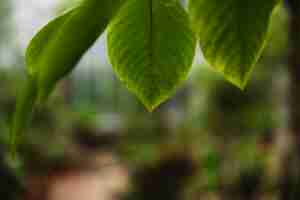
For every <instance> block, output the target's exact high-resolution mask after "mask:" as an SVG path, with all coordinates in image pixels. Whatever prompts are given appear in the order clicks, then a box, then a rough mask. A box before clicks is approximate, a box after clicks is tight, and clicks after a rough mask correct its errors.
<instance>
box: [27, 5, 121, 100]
mask: <svg viewBox="0 0 300 200" xmlns="http://www.w3.org/2000/svg"><path fill="white" fill-rule="evenodd" d="M124 1H125V0H101V1H99V0H85V1H83V2H82V3H81V4H80V5H79V6H78V7H76V8H75V9H73V10H71V11H69V12H67V13H66V14H64V15H62V16H60V17H58V18H57V19H55V20H53V21H52V22H50V23H49V24H48V25H46V26H45V27H44V28H43V29H42V30H41V31H40V32H39V33H38V34H37V35H36V37H35V38H33V40H32V42H31V44H30V45H29V48H28V50H27V54H26V60H27V64H28V69H29V72H30V73H34V72H35V71H37V75H36V76H37V84H38V97H39V99H40V100H45V99H46V98H47V97H48V95H49V94H50V93H51V91H52V90H53V88H54V86H55V85H56V83H57V82H58V81H59V80H61V79H62V78H63V77H65V76H66V75H68V74H69V73H70V72H71V71H72V70H73V69H74V67H75V66H76V64H77V63H78V62H79V60H80V59H81V57H82V56H83V55H84V53H85V52H86V51H87V50H88V49H89V48H90V47H91V46H92V45H93V44H94V42H95V41H96V40H97V39H98V38H99V36H100V35H101V34H102V33H103V31H104V30H105V28H106V26H107V25H108V23H109V22H110V20H111V19H112V17H113V16H114V14H115V13H116V12H117V10H118V8H119V7H120V6H121V5H122V3H123V2H124Z"/></svg>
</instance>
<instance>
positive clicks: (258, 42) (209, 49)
mask: <svg viewBox="0 0 300 200" xmlns="http://www.w3.org/2000/svg"><path fill="white" fill-rule="evenodd" d="M278 2H279V1H278V0H228V1H223V0H190V4H189V10H190V13H191V17H192V21H193V22H194V27H195V30H196V32H197V35H198V36H199V38H200V45H201V48H202V50H203V53H204V56H205V58H206V60H207V62H208V63H209V64H211V65H212V66H213V67H214V68H215V69H216V70H217V71H219V72H221V73H223V74H224V75H225V77H226V78H227V79H228V80H229V81H230V82H232V83H233V84H235V85H237V86H238V87H240V88H244V87H245V85H246V83H247V80H248V76H249V74H250V72H251V71H252V68H253V66H254V65H255V64H256V62H257V60H258V59H259V57H260V55H261V53H262V50H263V47H264V44H265V40H266V36H267V33H268V27H269V21H270V17H271V15H272V12H273V10H274V8H275V6H276V5H277V4H278Z"/></svg>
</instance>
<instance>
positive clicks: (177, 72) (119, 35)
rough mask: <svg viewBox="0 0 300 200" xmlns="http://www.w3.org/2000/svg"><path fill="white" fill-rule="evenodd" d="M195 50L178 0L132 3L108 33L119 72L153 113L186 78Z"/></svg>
mask: <svg viewBox="0 0 300 200" xmlns="http://www.w3.org/2000/svg"><path fill="white" fill-rule="evenodd" d="M195 46H196V39H195V34H194V32H193V31H192V29H191V24H190V21H189V17H188V15H187V13H186V12H185V10H184V9H183V8H182V7H181V5H180V3H179V2H178V1H177V0H143V1H141V0H129V1H127V3H126V4H125V5H124V6H123V7H122V9H121V10H120V12H119V13H118V15H117V16H116V17H115V18H114V20H113V21H112V23H111V24H110V26H109V28H108V53H109V57H110V60H111V63H112V65H113V68H114V71H115V72H116V74H117V76H118V77H119V78H120V79H121V81H122V82H123V83H125V85H126V86H127V87H128V89H129V90H130V91H132V92H133V93H135V94H136V95H137V96H138V98H139V99H140V100H141V101H142V103H143V104H144V105H145V106H146V107H147V108H148V109H149V110H150V111H152V110H153V109H154V108H155V107H157V106H158V105H159V104H160V103H162V102H163V101H165V100H166V99H167V98H168V97H169V96H170V95H172V94H173V93H174V92H175V90H176V88H177V86H178V85H180V83H182V82H183V80H185V79H186V77H187V74H188V72H189V70H190V67H191V65H192V62H193V58H194V53H195Z"/></svg>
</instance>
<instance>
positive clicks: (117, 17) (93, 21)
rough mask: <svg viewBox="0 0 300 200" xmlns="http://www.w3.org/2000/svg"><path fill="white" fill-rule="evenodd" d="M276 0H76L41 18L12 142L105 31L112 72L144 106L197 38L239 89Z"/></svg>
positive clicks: (170, 85) (188, 56) (158, 96)
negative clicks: (184, 1)
mask: <svg viewBox="0 0 300 200" xmlns="http://www.w3.org/2000/svg"><path fill="white" fill-rule="evenodd" d="M279 1H280V0H228V1H224V0H190V1H189V6H188V9H186V8H185V7H184V6H182V4H180V2H179V0H101V1H99V0H83V1H82V2H81V3H80V4H79V5H78V6H77V7H75V8H73V9H71V10H69V11H68V12H65V13H64V14H63V15H61V16H59V17H57V18H56V19H54V20H53V21H51V22H50V23H49V24H47V25H46V26H45V27H44V28H43V29H42V30H40V32H39V33H37V34H36V36H35V37H34V38H33V39H32V41H31V43H30V45H29V47H28V50H27V53H26V64H27V72H28V78H27V83H26V84H25V88H23V89H22V90H21V91H22V92H21V95H20V97H19V99H18V103H17V108H16V113H15V117H14V120H13V124H12V141H13V143H14V144H15V143H16V141H17V136H18V134H19V133H20V132H21V130H22V129H24V127H25V125H26V123H27V122H28V119H29V118H30V116H31V114H32V111H33V108H34V107H35V105H36V104H40V103H42V102H44V101H45V100H46V99H47V97H48V96H49V94H50V93H51V91H52V90H53V89H54V88H55V85H56V84H57V82H58V81H60V80H61V79H62V78H64V77H65V76H66V75H68V74H69V73H70V72H71V71H72V70H73V69H74V67H75V66H76V64H77V63H78V61H79V60H80V59H81V57H82V56H83V54H84V53H85V52H86V51H87V50H88V49H89V48H90V47H91V46H92V45H93V43H94V42H95V41H96V40H97V38H98V37H99V36H100V35H101V34H102V33H103V32H104V31H105V30H107V32H108V34H107V41H108V54H109V58H110V61H111V64H112V66H113V69H114V71H115V73H116V75H117V76H118V77H119V79H120V80H121V81H122V82H123V83H124V84H125V85H126V86H127V87H128V89H129V90H130V91H132V92H133V93H134V94H135V95H136V96H137V97H138V98H139V99H140V100H141V102H142V103H143V104H144V105H145V106H146V107H147V108H148V110H150V111H152V110H153V109H154V108H156V107H157V106H158V105H159V104H160V103H162V102H163V101H165V100H166V99H167V98H169V97H170V96H171V95H172V94H173V93H175V90H176V89H177V88H178V86H180V85H181V84H182V82H183V81H184V80H185V79H186V78H187V75H188V72H189V70H190V68H191V65H192V63H193V60H194V55H195V52H196V46H197V41H198V40H199V42H200V46H201V48H202V51H203V53H204V57H205V59H206V61H207V62H208V63H209V64H210V65H211V66H212V67H213V68H214V69H216V70H217V71H219V72H221V73H223V74H224V76H225V78H226V79H228V80H229V81H230V82H232V83H233V84H235V85H237V86H238V87H240V88H244V87H245V85H246V82H247V79H248V76H249V73H250V72H251V70H252V68H253V66H254V65H255V63H256V62H257V60H258V58H259V56H260V54H261V52H262V49H263V47H264V44H265V40H266V36H267V33H268V25H269V21H270V18H271V15H272V12H273V10H274V8H275V7H276V5H277V4H278V3H279ZM13 146H15V145H13Z"/></svg>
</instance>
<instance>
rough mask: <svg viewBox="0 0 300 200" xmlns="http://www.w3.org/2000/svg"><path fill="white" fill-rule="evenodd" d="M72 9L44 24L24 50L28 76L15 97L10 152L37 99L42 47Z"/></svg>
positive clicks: (16, 142)
mask: <svg viewBox="0 0 300 200" xmlns="http://www.w3.org/2000/svg"><path fill="white" fill-rule="evenodd" d="M72 12H73V11H72V10H71V11H69V12H67V13H65V14H64V15H62V16H60V17H57V18H56V19H54V20H53V21H51V22H50V23H49V24H48V25H47V26H45V27H44V28H43V29H42V30H41V31H39V32H38V34H37V35H36V36H35V37H34V38H33V39H32V41H31V42H30V45H29V46H28V48H27V52H26V65H27V71H28V76H27V80H26V83H25V84H24V86H23V87H21V88H20V92H19V94H18V98H17V105H16V110H15V113H14V115H13V121H12V125H11V133H10V138H11V152H12V153H13V154H15V153H16V146H17V144H18V143H19V142H18V141H20V139H21V138H20V137H21V135H22V134H21V133H22V131H24V130H25V129H26V126H27V124H28V123H29V122H30V119H31V117H32V114H33V110H34V106H35V104H36V100H37V92H38V88H37V77H38V71H39V68H38V65H37V64H38V61H39V58H40V56H41V55H42V53H43V51H44V49H45V48H46V47H47V43H48V42H49V40H51V36H53V35H54V34H55V32H56V31H57V27H60V26H61V25H62V24H63V23H64V21H65V20H66V19H67V17H68V16H70V14H71V13H72Z"/></svg>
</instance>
